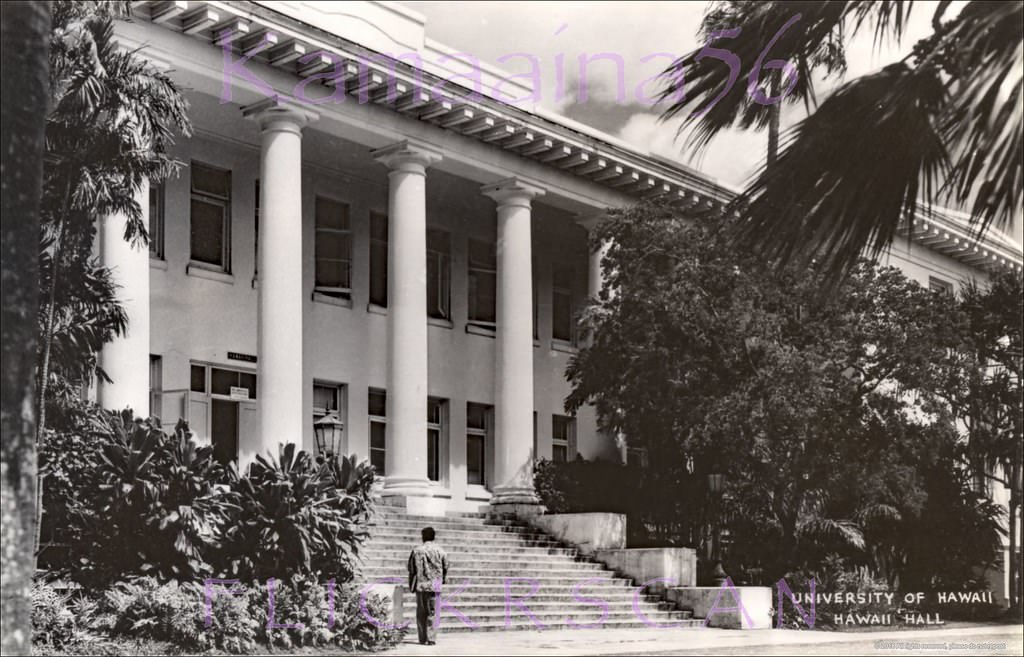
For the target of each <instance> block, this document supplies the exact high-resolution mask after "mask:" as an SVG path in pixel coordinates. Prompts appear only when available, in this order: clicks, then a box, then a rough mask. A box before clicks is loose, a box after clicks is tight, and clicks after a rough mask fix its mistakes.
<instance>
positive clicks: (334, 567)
mask: <svg viewBox="0 0 1024 657" xmlns="http://www.w3.org/2000/svg"><path fill="white" fill-rule="evenodd" d="M372 484H373V471H372V469H371V468H370V466H369V465H368V464H367V463H365V462H364V463H356V461H355V458H354V457H349V458H342V459H340V460H339V461H337V462H336V463H334V464H330V463H320V464H318V463H316V462H314V460H313V458H312V457H311V456H310V455H309V454H308V453H307V452H303V451H297V450H296V449H295V445H292V444H288V445H284V446H282V448H281V450H280V456H279V457H278V458H276V459H275V458H266V457H264V456H262V455H260V456H257V457H256V460H255V462H254V463H253V464H252V466H250V468H249V473H248V476H245V477H241V478H240V479H238V480H237V481H235V482H233V483H232V489H233V492H234V494H235V499H236V500H237V503H238V511H237V514H236V515H235V516H234V518H233V522H232V523H231V525H230V526H229V527H228V528H227V531H226V532H225V534H224V547H223V550H221V551H220V553H219V554H218V556H217V562H218V564H217V565H218V566H219V570H220V571H221V572H224V573H226V574H228V575H229V576H230V577H238V578H241V579H242V580H244V581H248V580H251V579H260V580H265V579H270V578H288V577H291V576H292V575H297V574H309V575H313V574H315V575H316V577H318V578H322V579H324V580H327V579H331V578H334V579H337V580H338V581H340V582H344V581H348V580H350V579H351V578H352V576H353V574H354V573H355V571H356V568H357V563H356V555H357V552H358V549H359V545H360V543H362V542H363V541H364V540H365V539H366V537H367V536H368V532H367V529H366V526H367V522H368V519H369V513H370V510H371V508H372V507H371V503H370V498H369V495H370V487H371V486H372ZM350 490H351V491H352V492H351V493H350V492H349V491H350Z"/></svg>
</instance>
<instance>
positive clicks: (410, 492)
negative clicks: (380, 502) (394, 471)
mask: <svg viewBox="0 0 1024 657" xmlns="http://www.w3.org/2000/svg"><path fill="white" fill-rule="evenodd" d="M380 494H381V497H391V496H396V495H397V496H403V497H405V496H411V497H430V482H429V481H427V480H426V479H420V478H418V477H389V476H386V477H384V487H383V488H382V489H381V491H380Z"/></svg>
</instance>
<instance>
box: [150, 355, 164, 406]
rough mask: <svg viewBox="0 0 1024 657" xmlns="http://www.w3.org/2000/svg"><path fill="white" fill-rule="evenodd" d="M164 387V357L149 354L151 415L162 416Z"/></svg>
mask: <svg viewBox="0 0 1024 657" xmlns="http://www.w3.org/2000/svg"><path fill="white" fill-rule="evenodd" d="M163 388H164V359H163V358H162V357H160V356H157V355H156V354H150V355H149V417H162V416H163V409H162V408H161V403H160V401H161V397H162V394H163Z"/></svg>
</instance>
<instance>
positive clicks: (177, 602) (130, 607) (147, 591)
mask: <svg viewBox="0 0 1024 657" xmlns="http://www.w3.org/2000/svg"><path fill="white" fill-rule="evenodd" d="M248 598H249V592H248V591H247V590H245V589H243V590H242V591H240V592H239V593H237V594H235V595H225V594H221V595H216V596H213V599H212V603H211V605H210V609H209V613H207V611H208V610H207V608H206V606H205V605H206V597H205V591H204V589H203V586H202V585H201V584H197V583H185V584H178V583H177V582H165V583H160V582H158V581H157V580H156V579H154V578H151V577H143V578H139V579H137V580H135V581H132V582H119V583H117V584H115V585H114V586H112V587H111V588H110V589H108V590H107V591H106V593H105V595H104V596H103V598H102V602H101V611H102V613H103V615H104V616H105V617H106V618H107V619H109V620H107V621H106V622H105V623H103V625H102V629H105V630H107V631H108V632H109V633H110V634H112V635H120V636H128V637H145V638H148V639H153V640H157V641H169V642H171V643H173V644H174V645H176V646H179V647H181V648H183V649H186V650H209V649H213V648H218V649H221V650H224V651H225V652H230V653H245V652H251V651H253V650H254V649H255V648H256V637H257V631H258V628H259V625H260V621H259V620H258V619H257V618H254V617H253V616H252V614H251V613H250V611H249V599H248ZM208 618H209V620H210V626H209V627H207V626H206V622H207V619H208Z"/></svg>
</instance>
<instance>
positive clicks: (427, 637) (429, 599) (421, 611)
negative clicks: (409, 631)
mask: <svg viewBox="0 0 1024 657" xmlns="http://www.w3.org/2000/svg"><path fill="white" fill-rule="evenodd" d="M434 595H435V594H434V592H433V591H416V631H417V632H419V635H420V643H426V642H428V641H431V642H433V641H436V640H437V630H436V629H434V613H435V607H434V602H435V600H434Z"/></svg>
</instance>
